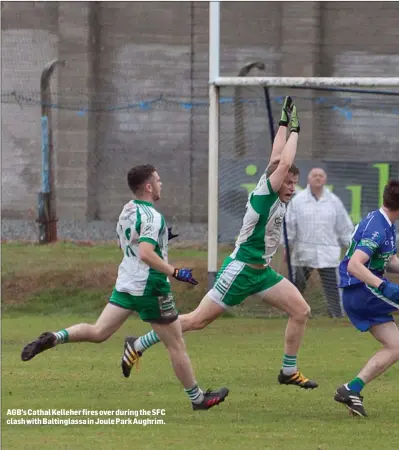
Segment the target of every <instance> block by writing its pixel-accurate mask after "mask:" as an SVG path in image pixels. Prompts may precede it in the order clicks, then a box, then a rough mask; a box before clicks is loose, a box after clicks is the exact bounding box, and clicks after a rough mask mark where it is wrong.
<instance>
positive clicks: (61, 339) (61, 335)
mask: <svg viewBox="0 0 399 450" xmlns="http://www.w3.org/2000/svg"><path fill="white" fill-rule="evenodd" d="M54 336H55V339H56V340H55V343H56V344H66V343H67V342H68V341H69V333H68V331H67V330H65V329H62V330H61V331H57V333H54Z"/></svg>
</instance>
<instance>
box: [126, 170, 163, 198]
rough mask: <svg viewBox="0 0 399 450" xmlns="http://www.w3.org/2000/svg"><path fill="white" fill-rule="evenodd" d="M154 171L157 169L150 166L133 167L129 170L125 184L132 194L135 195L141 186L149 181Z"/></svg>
mask: <svg viewBox="0 0 399 450" xmlns="http://www.w3.org/2000/svg"><path fill="white" fill-rule="evenodd" d="M156 170H157V169H156V168H155V167H154V166H153V165H151V164H143V165H141V166H135V167H133V168H132V169H130V170H129V173H128V174H127V184H128V185H129V187H130V189H131V191H132V192H133V194H136V193H137V192H138V191H139V190H140V189H141V188H142V187H143V185H144V184H145V183H146V182H148V181H149V179H150V178H151V177H152V174H153V173H154V172H155V171H156Z"/></svg>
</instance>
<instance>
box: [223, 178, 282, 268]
mask: <svg viewBox="0 0 399 450" xmlns="http://www.w3.org/2000/svg"><path fill="white" fill-rule="evenodd" d="M285 212H286V205H285V204H284V203H282V202H281V200H280V199H279V197H278V194H277V193H276V192H274V191H273V189H272V186H271V184H270V180H269V178H266V174H263V175H262V177H261V179H260V180H259V183H258V184H257V186H256V188H255V189H254V190H253V191H252V192H251V193H250V194H249V197H248V203H247V211H246V213H245V216H244V219H243V224H242V227H241V230H240V234H239V236H238V238H237V241H236V246H235V250H234V252H233V253H232V254H231V255H230V256H231V258H234V259H237V260H239V261H242V262H245V263H249V264H263V265H269V264H270V262H271V260H272V257H273V256H274V254H275V253H276V251H277V248H278V246H279V245H280V238H281V231H282V225H283V220H284V215H285Z"/></svg>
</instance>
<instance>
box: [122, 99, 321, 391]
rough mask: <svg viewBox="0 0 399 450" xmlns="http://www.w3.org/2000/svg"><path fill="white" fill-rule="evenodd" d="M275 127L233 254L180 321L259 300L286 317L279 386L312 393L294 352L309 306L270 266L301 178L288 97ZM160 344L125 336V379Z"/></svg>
mask: <svg viewBox="0 0 399 450" xmlns="http://www.w3.org/2000/svg"><path fill="white" fill-rule="evenodd" d="M279 125H280V126H279V129H278V132H277V134H276V137H275V140H274V143H273V149H272V154H271V157H270V161H269V165H268V167H267V169H266V171H265V173H264V174H263V175H262V177H261V178H260V180H259V182H258V184H257V186H256V188H255V189H254V190H253V191H252V192H251V193H250V194H249V197H248V202H247V210H246V213H245V216H244V219H243V224H242V227H241V231H240V233H239V236H238V238H237V241H236V245H235V249H234V251H233V252H232V254H231V255H230V256H229V257H228V258H226V260H225V261H224V262H223V265H222V267H221V268H220V270H219V272H218V274H217V277H216V281H215V284H214V286H213V288H212V289H211V290H210V291H209V292H208V294H207V295H206V296H205V297H204V299H203V300H202V302H201V303H200V305H199V306H198V307H197V309H195V310H194V311H193V312H191V313H189V314H184V315H181V316H180V318H179V319H180V322H181V324H182V329H183V332H185V331H191V330H200V329H202V328H204V327H206V326H207V325H209V324H210V323H211V322H213V321H214V320H215V319H216V318H218V317H219V316H221V315H222V314H223V313H224V311H225V310H226V308H228V307H232V306H235V305H239V304H240V303H242V302H243V301H244V300H245V299H246V298H247V297H249V296H250V295H254V294H256V295H258V296H260V297H261V298H262V299H263V300H265V301H266V302H268V303H269V304H271V305H273V306H274V307H276V308H278V309H280V310H282V311H284V312H286V313H287V314H288V315H289V320H288V325H287V328H286V332H285V348H284V356H283V362H282V368H281V370H280V373H279V375H278V381H279V383H280V384H293V385H296V386H299V387H301V388H304V389H314V388H316V387H317V386H318V385H317V383H316V382H315V381H312V380H309V379H308V378H306V377H305V376H304V375H303V374H302V373H301V372H300V371H299V370H298V367H297V354H298V351H299V348H300V345H301V342H302V338H303V335H304V332H305V327H306V322H307V320H308V318H309V315H310V308H309V305H308V304H307V303H306V301H305V300H304V298H303V297H302V295H301V294H300V292H299V291H298V289H297V288H296V287H295V286H294V285H293V284H292V283H291V282H290V281H288V280H287V279H285V278H284V277H283V276H282V275H280V274H278V273H276V272H275V271H274V270H273V269H272V268H271V267H270V262H271V260H272V258H273V256H274V254H275V253H276V251H277V248H278V246H279V244H280V238H281V231H282V224H283V219H284V215H285V212H286V204H287V203H288V202H289V200H290V199H291V197H292V196H293V194H294V192H295V185H296V183H297V182H298V176H299V170H298V168H297V167H296V166H295V165H294V159H295V154H296V150H297V145H298V137H299V131H300V125H299V120H298V116H297V110H296V106H295V105H294V104H293V101H292V99H291V97H286V98H285V100H284V104H283V108H282V113H281V120H280V122H279ZM288 127H289V130H290V135H289V137H288V140H287V128H288ZM158 341H159V337H158V336H157V335H156V333H155V332H154V331H151V332H149V333H147V334H146V335H145V336H141V337H139V338H136V337H133V336H131V337H128V338H126V341H125V351H124V357H123V358H124V359H123V362H122V370H123V374H124V375H125V377H128V376H129V375H130V371H131V368H132V366H133V364H134V362H135V361H137V358H139V357H140V356H141V355H142V353H143V352H144V351H145V350H147V349H148V348H149V347H151V346H152V345H154V344H155V343H157V342H158Z"/></svg>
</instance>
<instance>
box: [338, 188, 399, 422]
mask: <svg viewBox="0 0 399 450" xmlns="http://www.w3.org/2000/svg"><path fill="white" fill-rule="evenodd" d="M398 219H399V181H393V180H392V181H390V182H389V183H388V184H387V185H386V186H385V189H384V195H383V206H382V207H381V208H380V209H379V210H376V211H372V212H370V213H369V214H368V215H367V216H366V217H365V218H364V219H363V220H362V221H361V222H360V223H359V224H358V225H357V226H356V228H355V230H354V232H353V235H352V242H351V245H350V247H349V249H348V251H347V253H346V255H345V258H344V259H343V261H342V262H341V264H340V266H339V272H340V285H339V287H340V288H342V290H343V295H342V300H343V306H344V308H345V311H346V313H347V315H348V317H349V319H350V320H351V322H352V324H353V325H354V326H355V327H356V328H357V329H358V330H360V331H363V332H364V331H370V333H371V334H372V335H373V337H374V338H375V339H376V340H377V341H378V342H380V343H381V344H382V348H381V349H380V350H379V351H378V352H377V353H376V354H375V355H374V356H373V357H372V358H371V359H370V360H369V361H368V362H367V364H366V366H365V367H364V368H363V369H362V370H361V371H360V373H359V374H358V375H357V377H356V378H355V379H353V380H352V381H350V382H348V383H347V384H344V385H342V386H340V387H339V388H338V389H337V391H336V394H335V397H334V399H335V400H336V401H337V402H339V403H343V404H344V405H345V406H346V407H347V408H348V409H349V410H350V411H351V412H352V413H353V414H357V415H359V416H362V417H365V416H367V413H366V411H365V409H364V407H363V397H362V396H361V394H360V392H361V390H362V389H363V387H364V386H365V385H366V384H368V383H370V381H372V380H374V379H375V378H376V377H378V376H379V375H381V374H382V373H384V372H385V371H386V370H387V369H388V368H389V367H391V366H392V365H393V364H395V363H396V362H397V361H399V329H398V327H397V325H396V324H395V321H394V319H393V317H392V313H393V312H395V311H397V310H399V286H398V285H397V284H394V283H391V282H389V281H388V280H387V279H386V278H384V273H385V270H386V271H388V272H392V273H397V274H399V258H398V257H397V255H396V254H397V248H396V227H395V224H394V222H395V221H396V220H398Z"/></svg>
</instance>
